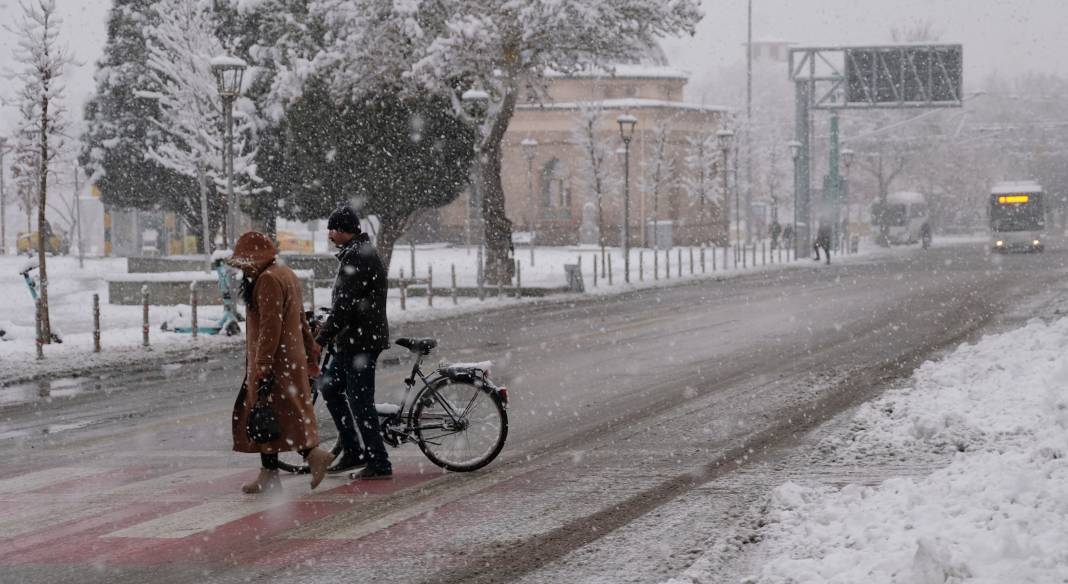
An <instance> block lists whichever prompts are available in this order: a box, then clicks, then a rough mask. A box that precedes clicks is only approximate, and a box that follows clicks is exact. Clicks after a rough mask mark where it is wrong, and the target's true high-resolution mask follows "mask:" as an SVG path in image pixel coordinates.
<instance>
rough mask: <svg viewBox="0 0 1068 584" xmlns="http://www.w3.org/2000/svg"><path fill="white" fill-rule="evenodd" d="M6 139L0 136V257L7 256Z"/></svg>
mask: <svg viewBox="0 0 1068 584" xmlns="http://www.w3.org/2000/svg"><path fill="white" fill-rule="evenodd" d="M6 153H7V138H5V137H3V136H0V256H4V255H7V215H6V214H5V212H6V211H7V192H6V191H5V190H4V154H6Z"/></svg>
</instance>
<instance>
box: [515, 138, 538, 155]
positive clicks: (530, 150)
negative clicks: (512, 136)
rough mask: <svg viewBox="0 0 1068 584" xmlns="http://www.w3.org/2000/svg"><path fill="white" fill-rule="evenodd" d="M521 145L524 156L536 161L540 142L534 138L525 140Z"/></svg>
mask: <svg viewBox="0 0 1068 584" xmlns="http://www.w3.org/2000/svg"><path fill="white" fill-rule="evenodd" d="M519 145H520V146H521V147H522V148H523V156H526V157H527V160H534V154H535V153H536V152H537V150H538V141H537V140H535V139H534V138H523V141H522V142H520V143H519Z"/></svg>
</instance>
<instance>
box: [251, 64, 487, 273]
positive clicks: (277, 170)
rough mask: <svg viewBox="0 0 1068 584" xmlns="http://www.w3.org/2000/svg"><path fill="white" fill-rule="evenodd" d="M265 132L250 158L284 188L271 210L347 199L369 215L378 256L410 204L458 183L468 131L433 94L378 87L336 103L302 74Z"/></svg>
mask: <svg viewBox="0 0 1068 584" xmlns="http://www.w3.org/2000/svg"><path fill="white" fill-rule="evenodd" d="M272 134H273V135H272V136H267V137H265V139H264V140H263V141H262V143H261V148H260V151H259V159H258V160H260V161H261V163H260V164H259V167H260V173H261V176H262V177H263V179H264V180H265V181H266V182H267V183H269V184H271V185H272V186H273V188H274V189H275V191H276V192H279V193H282V194H283V195H284V196H283V197H282V198H281V202H280V203H281V204H280V207H281V213H282V214H283V215H284V216H286V217H288V218H290V219H297V220H302V221H307V220H312V219H319V218H322V217H325V216H327V215H329V214H330V212H331V211H333V210H334V209H335V208H336V207H337V206H338V205H339V204H341V203H343V202H347V201H351V202H353V203H354V204H355V206H356V207H357V208H358V209H359V211H360V212H361V214H363V215H372V214H373V215H377V216H378V218H379V221H380V232H379V234H378V247H379V250H380V253H381V254H382V256H383V260H384V261H386V263H387V265H388V263H389V259H390V256H391V254H392V250H393V243H394V242H395V241H396V240H397V238H398V237H400V235H401V234H403V233H404V232H405V230H406V229H407V228H408V227H409V224H410V221H411V219H412V216H413V215H414V214H415V213H416V212H417V211H419V210H421V209H427V208H434V207H440V206H443V205H446V204H448V203H450V202H452V201H453V200H455V199H456V197H457V196H459V194H460V192H462V190H463V189H464V187H465V186H466V184H467V180H468V169H469V168H470V164H471V161H472V158H473V148H474V131H473V130H472V129H471V128H470V127H469V126H467V125H466V124H464V123H463V122H461V121H460V120H458V119H456V118H455V117H454V116H453V115H452V110H451V106H450V104H449V102H448V100H446V99H444V98H442V97H433V96H426V95H423V96H419V97H409V98H401V97H398V93H397V92H396V91H382V92H378V93H375V94H373V95H370V96H367V97H365V98H363V99H359V100H356V99H353V98H347V99H344V100H342V101H341V102H340V103H336V102H335V100H334V98H333V97H332V95H331V91H330V90H329V88H328V87H327V85H326V82H325V81H324V80H322V79H319V78H316V79H311V80H309V81H308V83H307V84H306V85H305V88H304V92H303V95H302V97H301V98H300V99H298V100H297V101H296V102H294V104H293V105H292V107H290V108H289V109H288V110H287V112H286V115H285V117H284V120H283V122H282V123H281V124H279V126H278V127H277V128H275V129H274V130H273V131H272Z"/></svg>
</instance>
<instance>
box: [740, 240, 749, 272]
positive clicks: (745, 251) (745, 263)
mask: <svg viewBox="0 0 1068 584" xmlns="http://www.w3.org/2000/svg"><path fill="white" fill-rule="evenodd" d="M738 250H739V253H741V255H742V269H743V270H744V269H746V268H748V267H749V266H748V259H749V249H748V248H747V247H746V246H744V245H743V246H742V247H740V248H738Z"/></svg>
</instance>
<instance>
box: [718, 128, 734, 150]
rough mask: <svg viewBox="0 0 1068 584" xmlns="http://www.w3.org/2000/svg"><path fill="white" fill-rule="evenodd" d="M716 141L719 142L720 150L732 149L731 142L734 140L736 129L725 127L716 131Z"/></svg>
mask: <svg viewBox="0 0 1068 584" xmlns="http://www.w3.org/2000/svg"><path fill="white" fill-rule="evenodd" d="M716 141H718V142H719V148H720V150H728V149H730V147H731V142H733V141H734V131H733V130H726V129H724V130H720V131H718V132H716Z"/></svg>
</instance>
